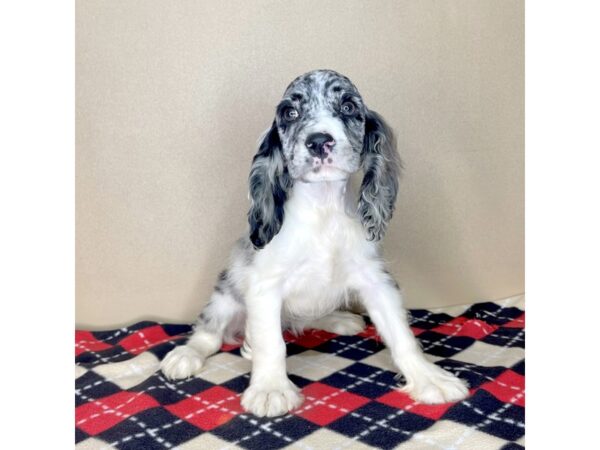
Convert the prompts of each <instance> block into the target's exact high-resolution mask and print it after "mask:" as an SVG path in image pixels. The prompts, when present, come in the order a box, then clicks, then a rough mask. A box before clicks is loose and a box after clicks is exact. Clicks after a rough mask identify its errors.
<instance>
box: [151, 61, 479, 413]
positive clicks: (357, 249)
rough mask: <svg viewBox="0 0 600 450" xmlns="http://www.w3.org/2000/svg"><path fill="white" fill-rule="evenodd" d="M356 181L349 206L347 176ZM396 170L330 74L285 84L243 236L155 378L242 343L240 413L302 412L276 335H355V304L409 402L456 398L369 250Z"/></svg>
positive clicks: (389, 150) (185, 372)
mask: <svg viewBox="0 0 600 450" xmlns="http://www.w3.org/2000/svg"><path fill="white" fill-rule="evenodd" d="M360 169H362V170H363V172H364V178H363V182H362V184H361V187H360V192H359V195H358V199H356V198H355V197H354V196H353V195H352V192H351V189H350V183H349V180H350V176H351V174H353V173H356V172H358V171H359V170H360ZM399 169H400V162H399V158H398V155H397V153H396V149H395V142H394V139H393V135H392V133H391V130H390V129H389V127H388V126H387V125H386V124H385V122H384V121H383V119H382V118H381V117H380V116H379V115H378V114H377V113H375V112H373V111H371V110H369V109H368V108H367V107H366V106H365V105H364V103H363V101H362V97H361V96H360V94H359V93H358V91H357V89H356V88H355V87H354V85H353V84H352V83H351V82H350V80H348V79H347V78H346V77H344V76H342V75H340V74H338V73H336V72H333V71H325V70H321V71H313V72H309V73H307V74H305V75H303V76H301V77H298V78H297V79H296V80H294V81H293V82H292V83H291V84H290V86H288V88H287V89H286V92H285V93H284V98H283V100H282V101H281V103H280V104H279V106H278V107H277V111H276V117H275V120H274V121H273V125H272V126H271V128H270V129H269V130H268V131H267V132H266V133H265V135H264V136H263V138H262V140H261V144H260V146H259V149H258V152H257V154H256V156H255V157H254V160H253V164H252V167H251V171H250V177H249V182H250V198H251V200H252V205H251V208H250V211H249V213H248V221H249V233H248V234H247V235H246V236H244V237H242V238H241V239H240V240H238V241H237V243H236V245H235V246H234V249H233V252H232V255H231V259H230V263H229V266H228V268H227V269H226V270H224V271H223V272H222V273H221V275H220V276H219V280H218V282H217V285H216V286H215V290H214V292H213V294H212V296H211V299H210V301H209V302H208V304H207V305H206V306H205V308H204V309H203V311H202V313H201V315H200V317H199V320H198V323H197V325H196V327H195V330H194V333H193V335H192V336H191V337H190V339H189V340H188V342H187V343H186V344H185V345H184V346H179V347H176V348H175V349H173V350H172V351H171V352H170V353H169V354H168V355H167V356H166V357H165V359H164V360H163V361H162V363H161V368H162V370H163V372H164V373H165V375H166V376H167V377H169V378H173V379H178V378H186V377H189V376H192V375H194V374H195V373H197V372H198V371H199V370H200V369H201V368H202V365H203V364H204V361H205V360H206V358H207V357H208V356H210V355H211V354H213V353H215V352H217V351H218V349H219V348H220V346H221V344H222V342H223V340H225V341H232V340H235V339H236V338H238V337H242V336H243V338H244V345H243V348H242V354H243V355H244V356H245V357H247V358H251V359H252V375H251V381H250V386H249V387H248V389H247V390H246V391H245V392H244V394H243V396H242V405H243V407H244V408H245V409H246V410H247V411H250V412H252V413H254V414H256V415H258V416H276V415H281V414H285V413H287V412H288V411H289V410H291V409H293V408H296V407H298V406H299V405H300V404H301V403H302V396H301V395H300V394H299V392H298V389H297V388H296V386H295V385H294V384H293V383H292V382H291V381H290V380H289V379H288V377H287V374H286V369H285V356H286V355H285V343H284V341H283V338H282V329H290V330H292V331H294V332H301V331H302V330H303V329H306V328H319V329H324V330H327V331H330V332H333V333H337V334H356V333H358V332H360V331H361V330H362V329H363V328H364V321H363V319H362V318H361V317H360V316H359V315H356V314H352V313H349V312H345V311H340V308H343V307H345V306H347V305H348V303H349V302H350V300H351V299H355V298H357V299H359V300H360V301H361V302H362V304H363V305H364V307H365V308H366V310H367V312H368V313H369V316H370V317H371V319H372V320H373V322H374V324H375V326H376V328H377V330H378V332H379V334H380V335H381V337H382V339H383V340H384V342H385V343H386V344H387V345H388V346H389V347H390V350H391V355H392V359H393V361H394V363H395V364H396V365H397V366H398V368H399V369H400V370H401V372H402V373H403V374H404V377H405V379H406V385H405V386H404V387H403V390H405V391H407V392H408V393H409V394H410V395H411V396H412V397H413V398H415V400H418V401H421V402H425V403H441V402H448V401H455V400H459V399H462V398H464V397H465V396H466V394H467V388H466V385H465V384H464V382H462V381H461V380H459V379H458V378H456V377H455V376H454V375H452V374H450V373H448V372H446V371H444V370H443V369H441V368H439V367H438V366H436V365H434V364H432V363H431V362H429V361H427V360H426V359H425V357H424V356H423V354H422V352H421V350H420V348H419V346H418V343H417V341H416V340H415V338H414V336H413V334H412V332H411V330H410V328H409V326H408V321H407V317H406V312H405V310H404V309H403V308H402V298H401V294H400V291H399V289H398V285H397V284H396V282H395V281H394V279H393V278H392V277H391V275H390V274H389V273H388V272H387V271H386V270H385V267H384V264H383V261H382V259H381V257H380V250H379V245H378V242H379V240H380V239H381V238H382V237H383V235H384V233H385V229H386V227H387V224H388V222H389V220H390V219H391V217H392V213H393V210H394V204H395V200H396V194H397V187H398V175H399Z"/></svg>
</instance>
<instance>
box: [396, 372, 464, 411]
mask: <svg viewBox="0 0 600 450" xmlns="http://www.w3.org/2000/svg"><path fill="white" fill-rule="evenodd" d="M425 372H426V373H423V374H422V376H421V377H420V378H419V379H418V380H413V382H409V383H407V385H406V386H404V387H403V388H402V389H401V391H403V392H406V393H407V394H408V395H410V396H411V397H412V398H413V399H414V400H416V401H417V402H419V403H427V404H438V403H450V402H457V401H459V400H462V399H464V398H465V397H466V396H467V395H468V394H469V389H468V386H467V383H466V382H465V381H463V380H461V379H460V378H458V377H456V376H454V375H452V374H451V373H450V372H447V371H446V370H444V369H442V368H440V367H438V366H436V365H434V364H431V366H430V367H428V369H427V371H425Z"/></svg>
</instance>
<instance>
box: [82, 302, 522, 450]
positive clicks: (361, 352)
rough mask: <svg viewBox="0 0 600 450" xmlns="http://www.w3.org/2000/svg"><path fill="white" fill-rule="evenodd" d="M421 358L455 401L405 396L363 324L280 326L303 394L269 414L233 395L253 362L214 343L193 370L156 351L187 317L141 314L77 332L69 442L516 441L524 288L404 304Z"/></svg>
mask: <svg viewBox="0 0 600 450" xmlns="http://www.w3.org/2000/svg"><path fill="white" fill-rule="evenodd" d="M410 323H411V327H412V330H413V332H414V334H415V336H416V337H417V339H418V340H419V342H420V344H421V346H422V348H423V350H424V351H425V353H426V355H427V358H428V359H430V360H432V361H434V362H435V364H437V365H439V366H440V367H443V368H444V369H446V370H449V371H451V372H453V373H455V374H456V375H458V376H459V377H461V378H463V379H464V380H466V381H467V382H468V383H469V386H470V394H469V396H468V397H467V398H466V399H465V400H463V401H461V402H457V403H448V404H442V405H433V406H432V405H423V404H419V403H415V402H414V401H413V400H411V398H410V397H408V396H407V395H406V394H404V393H402V392H400V391H399V390H398V389H397V387H398V385H399V384H401V383H402V379H401V378H400V379H399V377H398V375H397V370H396V369H395V368H394V366H393V365H392V362H391V359H390V354H389V350H387V349H386V347H385V346H384V345H383V343H382V342H381V340H380V338H379V337H378V335H377V333H376V331H375V329H374V327H373V325H372V324H369V325H368V327H367V328H366V329H365V330H364V331H363V332H361V333H360V334H358V335H356V336H338V335H335V334H331V333H327V332H324V331H319V330H308V331H306V332H305V333H304V334H302V335H299V336H294V335H291V334H286V335H285V339H286V343H287V370H288V373H289V376H290V379H291V380H292V381H293V382H294V383H295V384H296V385H297V386H298V387H300V388H301V389H302V393H303V394H304V397H305V402H304V403H303V404H302V405H301V406H300V407H299V408H298V409H297V410H295V411H293V412H291V413H290V414H287V415H285V416H282V417H277V418H257V417H255V416H253V415H251V414H248V413H246V412H245V411H244V410H243V409H242V408H241V405H240V396H241V393H242V392H243V391H244V389H246V387H247V386H248V382H249V372H250V367H251V363H250V362H249V361H247V360H246V359H244V358H242V357H241V356H240V347H239V346H238V345H224V346H223V347H222V348H221V351H220V352H219V353H217V354H216V355H214V356H212V357H210V358H209V359H208V360H207V362H206V365H205V367H204V368H203V370H202V371H201V372H200V373H199V374H198V375H197V376H195V377H192V378H190V379H187V380H181V381H170V380H168V379H166V378H165V377H164V375H163V374H162V373H161V372H160V370H159V361H160V359H161V358H163V357H164V356H165V355H166V354H167V353H168V352H169V351H170V350H171V349H172V348H173V347H174V346H176V345H181V344H183V343H184V342H185V339H186V337H187V336H188V335H189V334H190V333H191V329H192V328H191V326H190V325H189V324H170V323H157V322H148V321H146V322H139V323H136V324H133V325H131V326H128V327H125V328H121V329H114V330H108V331H86V330H77V331H76V333H75V355H76V358H75V360H76V366H75V407H76V409H75V439H76V449H77V450H84V449H105V448H117V449H123V450H125V449H144V450H152V449H170V448H178V449H237V448H244V449H261V450H266V449H279V448H290V449H292V448H293V449H305V450H306V449H364V450H367V449H373V448H381V449H391V448H400V449H402V450H410V449H453V450H462V449H477V450H486V449H490V450H492V449H504V450H516V449H522V448H524V433H525V424H524V412H525V391H524V382H525V359H524V347H525V345H524V344H525V335H524V332H525V330H524V325H525V313H524V298H523V297H522V296H521V297H513V298H510V299H506V300H503V301H500V302H485V303H477V304H473V305H465V306H459V307H452V308H443V309H433V310H426V309H413V310H411V311H410Z"/></svg>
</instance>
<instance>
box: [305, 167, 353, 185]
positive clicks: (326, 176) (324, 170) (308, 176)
mask: <svg viewBox="0 0 600 450" xmlns="http://www.w3.org/2000/svg"><path fill="white" fill-rule="evenodd" d="M349 177H350V173H349V172H347V171H346V170H343V169H340V168H339V167H336V166H335V165H332V164H328V165H325V164H318V165H316V166H315V167H313V168H311V169H310V170H308V171H306V172H305V174H304V175H303V176H302V177H301V179H302V181H305V182H308V183H317V182H321V181H341V180H346V179H348V178H349Z"/></svg>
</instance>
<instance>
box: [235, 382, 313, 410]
mask: <svg viewBox="0 0 600 450" xmlns="http://www.w3.org/2000/svg"><path fill="white" fill-rule="evenodd" d="M303 401H304V397H303V396H302V395H301V394H300V393H299V389H298V388H297V387H296V386H295V385H294V384H293V383H292V382H291V381H289V380H287V379H286V380H285V382H281V383H260V384H258V383H257V384H251V385H250V386H249V387H248V389H246V391H244V394H243V395H242V406H243V408H244V409H245V410H246V411H248V412H250V413H252V414H254V415H255V416H258V417H265V416H266V417H275V416H282V415H284V414H287V413H288V412H289V411H291V410H292V409H295V408H297V407H298V406H300V405H301V404H302V402H303Z"/></svg>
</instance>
